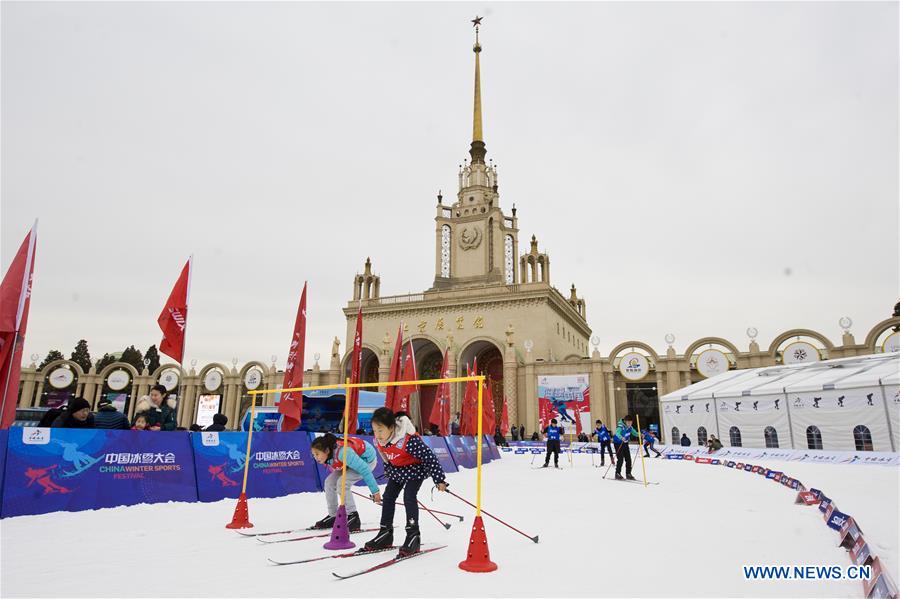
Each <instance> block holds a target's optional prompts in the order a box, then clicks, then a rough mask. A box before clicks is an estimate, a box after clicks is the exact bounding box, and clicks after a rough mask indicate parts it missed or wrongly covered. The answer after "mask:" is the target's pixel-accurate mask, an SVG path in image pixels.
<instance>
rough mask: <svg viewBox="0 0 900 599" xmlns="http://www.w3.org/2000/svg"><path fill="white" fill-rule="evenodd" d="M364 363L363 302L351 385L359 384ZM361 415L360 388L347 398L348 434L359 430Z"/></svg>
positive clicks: (354, 349)
mask: <svg viewBox="0 0 900 599" xmlns="http://www.w3.org/2000/svg"><path fill="white" fill-rule="evenodd" d="M361 362H362V302H360V305H359V310H358V311H357V312H356V335H354V337H353V361H352V362H351V366H350V383H352V384H356V383H359V369H360V363H361ZM358 413H359V388H358V387H356V388H353V389H350V393H349V395H348V396H347V430H346V431H345V432H346V433H347V434H350V433H351V432H355V431H356V429H357V415H358Z"/></svg>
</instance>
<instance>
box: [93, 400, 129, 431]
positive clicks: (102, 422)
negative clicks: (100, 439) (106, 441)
mask: <svg viewBox="0 0 900 599" xmlns="http://www.w3.org/2000/svg"><path fill="white" fill-rule="evenodd" d="M94 428H104V429H120V430H128V429H129V428H131V427H130V426H129V425H128V418H126V417H125V415H124V414H123V413H122V412H120V411H119V410H117V409H116V406H114V405H112V402H111V401H110V400H109V398H108V397H101V398H100V401H98V402H97V411H96V412H95V413H94Z"/></svg>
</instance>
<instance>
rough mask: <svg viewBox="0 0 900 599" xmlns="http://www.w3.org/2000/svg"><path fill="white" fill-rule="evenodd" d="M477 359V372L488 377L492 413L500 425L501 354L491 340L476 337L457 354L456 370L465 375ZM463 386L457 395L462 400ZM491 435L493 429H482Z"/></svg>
mask: <svg viewBox="0 0 900 599" xmlns="http://www.w3.org/2000/svg"><path fill="white" fill-rule="evenodd" d="M476 360H477V361H478V374H484V375H485V376H486V377H487V378H488V384H489V385H490V387H491V395H492V396H493V398H494V415H495V417H496V421H497V425H498V426H499V425H500V416H501V414H502V410H503V354H502V353H501V351H500V348H499V347H498V346H497V344H495V343H494V342H493V341H489V340H487V339H477V340H475V341H473V342H471V343H470V344H469V345H467V346H466V347H465V348H463V350H462V351H461V352H460V354H459V366H458V368H457V372H458V373H459V374H460V376H465V372H466V368H467V367H468V368H471V367H472V365H473V364H475V361H476ZM463 393H464V388H462V387H461V388H460V390H459V393H458V394H457V397H459V399H460V400H462V397H463ZM484 433H485V434H490V435H493V434H494V431H484Z"/></svg>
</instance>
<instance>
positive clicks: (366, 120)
mask: <svg viewBox="0 0 900 599" xmlns="http://www.w3.org/2000/svg"><path fill="white" fill-rule="evenodd" d="M0 10H2V173H0V175H2V188H0V192H2V214H0V216H2V268H3V269H4V271H5V269H6V268H7V267H8V265H9V261H10V260H11V257H12V255H13V253H14V252H15V250H16V248H17V247H18V245H19V244H20V242H21V240H22V238H23V237H24V235H25V233H26V232H27V230H28V228H29V227H30V226H31V223H32V221H33V220H34V219H35V218H39V219H40V226H39V240H38V249H37V263H36V267H35V268H36V273H35V279H34V289H33V298H32V303H31V318H30V323H29V330H28V337H27V342H26V347H25V355H26V356H28V355H30V354H31V353H38V354H41V355H42V356H43V355H44V354H45V353H46V352H47V351H48V350H49V349H53V348H56V349H60V350H62V351H63V352H64V353H66V355H67V356H68V354H69V353H70V352H71V351H72V348H73V347H74V345H75V343H76V341H77V340H78V339H80V338H86V339H88V341H89V344H90V349H91V351H92V354H93V356H94V358H95V359H96V358H98V357H100V356H101V355H102V354H103V353H104V352H105V351H109V352H112V351H120V350H121V349H122V348H123V347H124V346H126V345H128V344H136V345H137V346H138V347H139V348H140V349H146V347H147V346H149V345H150V344H153V343H158V342H159V339H160V332H159V329H158V327H157V325H156V318H157V315H158V314H159V311H160V309H161V308H162V305H163V303H164V301H165V299H166V297H167V295H168V293H169V291H170V289H171V286H172V284H173V283H174V280H175V278H176V277H177V275H178V272H179V271H180V269H181V267H182V265H183V263H184V261H185V260H186V259H187V257H188V255H189V254H191V253H193V254H194V255H195V274H194V279H193V283H192V297H191V311H190V317H189V323H188V340H187V352H186V358H187V359H188V360H189V359H190V358H197V359H199V360H200V361H201V363H202V362H205V361H211V360H219V361H222V362H228V361H230V360H231V358H232V356H235V357H237V358H238V359H239V360H240V361H241V362H242V363H243V362H245V361H247V360H250V359H260V360H263V361H268V360H269V357H270V356H271V355H272V354H276V355H278V361H279V364H281V363H282V362H283V361H284V357H285V355H286V350H287V346H288V344H289V341H290V336H291V332H292V330H291V329H292V326H293V322H294V315H295V312H296V309H297V302H298V299H299V294H300V290H301V288H302V286H303V281H304V280H308V281H309V310H308V314H309V327H308V349H307V353H306V358H307V366H308V367H311V366H312V363H313V358H312V355H313V353H314V352H317V351H318V352H320V353H322V354H323V356H325V357H324V358H323V359H322V365H323V366H326V367H327V361H328V358H327V356H328V354H329V351H330V348H331V339H332V338H333V337H334V336H335V335H337V336H339V337H340V338H341V341H342V344H343V341H344V335H345V322H344V317H343V314H342V313H341V307H342V306H344V305H345V304H346V302H347V301H348V300H349V299H350V298H351V297H352V296H351V293H352V279H353V275H354V274H355V273H356V272H359V271H361V269H362V266H363V262H364V261H365V259H366V256H371V257H372V261H373V265H374V269H375V272H376V273H377V274H379V275H381V291H382V295H393V294H402V293H407V292H418V291H422V290H424V289H426V288H428V287H429V286H430V285H431V283H432V280H433V278H434V255H433V252H434V220H433V219H434V214H435V212H434V206H435V195H436V193H437V191H438V189H443V190H444V195H445V198H450V197H455V193H456V184H457V177H456V173H457V165H458V164H459V163H460V162H461V161H462V159H463V158H465V157H467V156H468V155H467V150H468V147H469V141H470V139H471V111H472V77H473V55H472V51H471V48H472V38H473V32H472V27H471V24H470V23H469V20H470V19H471V18H473V17H474V16H475V15H476V14H480V15H484V16H485V19H484V23H483V28H482V33H481V39H482V44H483V47H484V52H483V54H482V78H483V79H482V90H483V105H484V134H485V141H486V144H487V151H488V156H489V157H491V158H493V159H494V161H495V162H496V163H497V164H499V171H500V195H501V197H500V201H501V206H502V207H503V208H504V210H506V211H507V213H509V212H508V211H509V208H510V207H511V205H512V204H513V203H515V204H516V206H517V207H518V209H519V212H518V216H519V226H520V241H521V243H520V248H519V250H520V252H524V251H526V250H527V249H528V247H527V243H526V241H527V239H529V238H530V236H531V234H532V233H535V234H536V235H537V237H538V240H539V241H540V245H541V249H542V250H544V251H546V252H548V253H549V254H550V256H551V259H552V265H553V268H552V283H553V284H554V285H556V286H557V287H558V288H559V289H560V290H561V291H563V292H564V293H566V291H567V289H568V287H569V285H570V284H571V283H573V282H574V283H575V284H576V285H577V287H578V292H579V295H581V296H582V297H584V298H585V299H586V301H587V313H588V322H589V324H590V326H591V327H592V328H593V330H594V332H595V334H596V335H598V336H599V337H600V339H601V340H602V343H601V345H600V349H601V351H602V352H604V354H605V353H607V352H608V351H609V350H610V349H612V347H613V346H614V345H616V344H618V343H619V342H621V341H625V340H631V339H637V340H643V341H646V342H647V343H649V344H651V345H652V346H654V347H656V348H657V349H658V350H662V349H664V348H665V342H664V340H663V337H664V336H665V334H666V333H669V332H671V333H674V334H675V335H676V337H677V340H676V342H675V347H676V349H678V350H679V352H681V351H683V350H684V349H685V348H686V346H687V345H688V344H689V343H690V342H691V341H693V340H695V339H697V338H699V337H701V336H705V335H716V336H722V337H726V338H728V339H730V340H732V341H734V342H735V343H736V344H737V345H738V346H739V347H741V348H746V345H747V338H746V335H745V333H744V331H745V329H746V328H747V327H748V326H750V325H754V326H756V327H757V328H758V329H759V331H760V335H759V341H760V342H761V344H762V345H765V346H767V345H768V343H769V342H770V341H771V340H772V338H773V337H775V336H776V335H777V334H778V333H780V332H782V331H784V330H786V329H789V328H794V327H808V328H813V329H817V330H819V331H821V332H823V333H825V334H826V335H828V336H829V337H830V338H831V339H832V340H833V341H835V342H839V340H840V328H839V326H838V324H837V321H838V319H839V318H840V317H841V316H843V315H848V316H850V317H852V318H853V320H854V322H855V324H854V327H853V331H854V333H855V334H856V338H857V341H859V342H862V341H863V340H864V337H865V333H866V332H867V331H868V330H869V328H870V327H872V326H873V325H874V324H875V323H876V322H878V321H880V320H882V319H884V318H886V317H888V316H890V314H891V309H892V307H893V305H894V303H895V302H896V301H897V299H898V253H900V252H898V238H897V230H898V229H897V227H898V14H897V10H898V6H897V3H887V2H884V3H869V4H862V3H821V4H819V3H796V4H785V3H777V4H764V3H755V2H750V3H733V4H732V3H727V4H726V3H691V4H688V3H685V4H681V3H664V4H655V3H629V4H618V3H615V4H614V3H600V4H588V3H578V4H552V5H549V4H537V3H528V4H524V3H523V4H519V3H503V4H484V3H481V4H424V3H423V4H415V3H402V4H378V3H366V4H327V5H326V4H309V3H296V4H294V3H273V4H262V3H246V4H244V3H213V2H209V3H197V4H183V3H168V2H166V3H147V4H142V3H131V2H128V3H96V4H82V3H77V2H71V3H18V2H16V3H13V2H3V3H2V9H0ZM566 294H567V293H566ZM344 349H346V348H344V347H343V346H342V351H343V350H344Z"/></svg>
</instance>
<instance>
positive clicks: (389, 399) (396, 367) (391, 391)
mask: <svg viewBox="0 0 900 599" xmlns="http://www.w3.org/2000/svg"><path fill="white" fill-rule="evenodd" d="M401 353H403V325H402V324H401V325H400V326H399V327H398V328H397V341H396V342H394V353H393V354H392V355H391V370H390V372H389V373H388V381H390V382H395V381H399V380H400V373H401V370H400V354H401ZM396 397H397V387H394V386H390V387H388V388H387V390H386V391H385V393H384V407H386V408H387V409H389V410H390V411H391V412H393V411H395V410H394V400H395V398H396Z"/></svg>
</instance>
